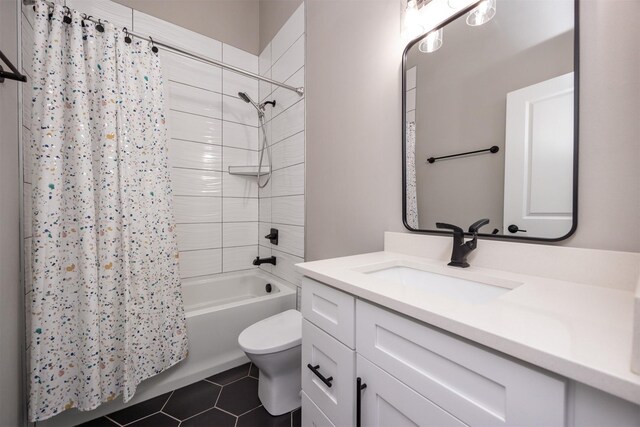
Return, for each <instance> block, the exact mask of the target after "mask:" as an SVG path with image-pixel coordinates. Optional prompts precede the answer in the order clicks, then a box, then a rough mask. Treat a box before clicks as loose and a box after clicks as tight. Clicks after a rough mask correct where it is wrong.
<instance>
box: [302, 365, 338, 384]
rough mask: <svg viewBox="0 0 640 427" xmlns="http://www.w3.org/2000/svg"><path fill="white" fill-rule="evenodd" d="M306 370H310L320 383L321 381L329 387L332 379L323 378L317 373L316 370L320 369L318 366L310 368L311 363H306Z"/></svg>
mask: <svg viewBox="0 0 640 427" xmlns="http://www.w3.org/2000/svg"><path fill="white" fill-rule="evenodd" d="M307 368H309V369H311V372H313V373H314V374H316V377H318V378H320V381H322V382H323V383H324V384H325V385H326V386H327V387H331V381H333V377H329V378H325V376H324V375H322V374H321V373H320V371H318V369H320V365H316V366H312V365H311V363H307Z"/></svg>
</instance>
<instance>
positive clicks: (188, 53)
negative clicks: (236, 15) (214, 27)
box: [22, 0, 304, 96]
mask: <svg viewBox="0 0 640 427" xmlns="http://www.w3.org/2000/svg"><path fill="white" fill-rule="evenodd" d="M22 3H23V4H24V5H25V6H31V5H34V4H35V3H36V1H35V0H22ZM45 3H46V4H47V5H49V6H50V7H53V6H54V3H52V2H50V1H45ZM86 20H88V21H91V22H95V23H96V24H97V23H100V22H102V21H100V20H98V19H95V18H93V17H90V16H89V17H87V18H86ZM103 22H108V21H103ZM127 34H129V35H130V36H132V37H136V38H139V39H142V40H146V41H148V42H149V43H151V44H152V45H155V46H160V47H163V48H165V49H168V50H169V51H171V52H174V53H177V54H179V55H182V56H187V57H191V58H194V59H196V60H198V61H200V62H204V63H207V64H211V65H215V66H217V67H220V68H223V69H225V70H229V71H233V72H234V73H238V74H241V75H243V76H246V77H250V78H253V79H256V80H261V81H263V82H267V83H271V84H272V85H275V86H279V87H281V88H283V89H288V90H290V91H293V92H296V93H297V94H298V95H300V96H302V95H304V88H303V87H294V86H290V85H288V84H285V83H280V82H278V81H275V80H272V79H270V78H267V77H263V76H261V75H259V74H256V73H252V72H250V71H245V70H243V69H241V68H238V67H234V66H233V65H228V64H224V63H222V62H220V61H216V60H215V59H211V58H207V57H206V56H203V55H200V54H197V53H195V52H191V51H189V50H187V49H182V48H179V47H177V46H173V45H171V44H168V43H164V42H161V41H158V40H156V39H152V38H151V37H145V36H143V35H140V34H136V33H135V32H133V31H129V30H127Z"/></svg>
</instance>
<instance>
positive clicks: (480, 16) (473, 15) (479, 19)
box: [467, 0, 497, 27]
mask: <svg viewBox="0 0 640 427" xmlns="http://www.w3.org/2000/svg"><path fill="white" fill-rule="evenodd" d="M496 3H497V0H484V1H483V2H482V3H480V4H479V5H478V7H476V8H475V9H473V10H472V11H471V12H469V15H467V25H470V26H472V27H477V26H479V25H483V24H486V23H487V22H489V21H491V19H493V17H494V16H496Z"/></svg>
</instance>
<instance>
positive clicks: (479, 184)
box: [407, 0, 574, 234]
mask: <svg viewBox="0 0 640 427" xmlns="http://www.w3.org/2000/svg"><path fill="white" fill-rule="evenodd" d="M562 4H563V5H564V6H565V8H566V9H568V11H569V12H568V13H567V12H565V13H563V14H562V16H564V17H565V18H566V20H565V22H564V25H563V23H562V22H560V23H556V27H560V28H554V26H552V25H549V26H548V32H545V31H541V30H540V28H541V27H542V28H545V26H544V25H543V24H544V23H545V21H547V20H548V17H549V16H553V14H554V13H555V14H557V12H558V11H557V6H558V0H555V2H554V3H548V2H542V3H540V2H539V1H538V0H535V3H534V2H522V1H520V2H515V3H507V4H503V5H502V6H501V7H500V11H499V13H498V14H497V15H496V17H495V18H494V19H493V20H492V21H491V22H489V23H488V24H486V25H483V26H481V27H470V26H468V25H467V23H466V20H465V18H464V17H462V18H460V19H458V20H456V21H455V22H453V23H451V24H450V25H447V27H446V28H445V30H444V37H443V40H444V44H443V46H442V48H440V49H439V50H438V51H436V52H434V53H431V54H424V53H421V52H419V51H418V46H417V45H415V46H414V48H412V49H411V51H410V53H409V56H408V65H407V67H408V68H410V67H412V66H414V65H417V97H416V98H417V99H416V103H417V105H418V107H417V109H416V177H417V179H416V181H417V186H416V187H417V199H418V213H419V219H420V221H419V223H420V228H422V229H431V230H433V229H435V228H436V227H435V223H436V222H450V223H452V224H459V225H469V224H471V223H473V222H475V221H477V220H478V219H480V218H489V219H490V220H491V223H490V224H489V226H487V227H485V228H484V229H483V231H484V232H485V233H490V232H491V230H492V229H494V228H498V229H499V230H500V234H503V233H504V234H508V233H505V231H504V230H503V224H502V223H503V221H502V217H503V204H504V203H503V200H504V153H505V150H504V148H505V128H506V122H505V117H506V95H507V93H509V92H511V91H514V90H517V89H521V88H523V87H526V86H529V85H532V84H535V83H539V82H542V81H545V80H548V79H551V78H553V77H557V76H560V75H562V74H566V73H569V72H571V71H573V51H574V49H573V36H574V34H573V31H565V30H566V29H567V28H570V27H573V13H572V10H573V3H572V2H571V1H568V2H567V1H565V2H564V3H562ZM545 6H550V7H549V8H548V9H550V10H546V8H545ZM535 12H537V15H536V13H535ZM544 12H547V15H545V13H544ZM558 31H564V32H563V33H561V34H558ZM523 35H524V36H523ZM480 82H481V83H480ZM492 145H497V146H498V147H500V151H499V152H498V153H496V154H493V155H488V154H483V155H478V156H473V157H463V158H457V159H454V160H447V161H440V162H437V163H434V164H427V163H426V161H425V159H427V158H428V157H431V156H442V155H447V154H453V153H460V152H465V151H471V150H477V149H481V148H486V147H491V146H492ZM571 166H572V164H571V162H569V163H568V164H567V168H568V170H571Z"/></svg>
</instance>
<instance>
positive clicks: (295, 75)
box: [22, 0, 305, 301]
mask: <svg viewBox="0 0 640 427" xmlns="http://www.w3.org/2000/svg"><path fill="white" fill-rule="evenodd" d="M58 2H59V3H61V4H62V3H64V1H60V0H59V1H58ZM66 5H67V6H69V7H71V8H74V9H77V10H79V11H80V12H84V13H87V14H88V15H92V16H94V17H100V18H101V19H104V20H107V21H109V22H111V23H112V24H114V25H115V26H116V27H120V28H122V27H127V28H129V29H130V30H132V31H135V32H136V33H139V34H148V35H150V36H152V37H155V38H157V39H158V40H163V41H168V42H170V43H171V44H174V45H176V46H179V47H183V48H185V49H187V50H190V51H192V52H195V53H198V54H201V55H203V56H206V57H210V58H213V59H216V60H220V61H222V62H224V63H227V64H230V65H233V66H236V67H239V68H242V69H245V70H247V71H251V72H254V73H261V74H262V75H266V76H270V77H272V78H274V79H276V80H278V81H285V82H286V83H288V84H290V85H293V86H303V85H304V47H305V39H304V5H302V6H300V8H299V9H298V10H297V11H296V12H295V13H294V14H293V15H292V16H291V18H290V19H289V20H288V22H287V23H286V24H285V25H284V26H283V27H282V29H281V30H280V32H279V33H278V34H277V35H276V36H275V37H274V39H273V40H272V41H271V43H270V44H269V45H268V47H267V48H266V49H265V50H264V52H263V53H262V54H261V55H260V57H258V56H256V55H253V54H250V53H248V52H245V51H242V50H240V49H237V48H235V47H233V46H230V45H228V44H225V43H221V42H219V41H217V40H214V39H211V38H208V37H205V36H203V35H200V34H197V33H194V32H192V31H189V30H187V29H184V28H182V27H179V26H176V25H174V24H171V23H168V22H166V21H162V20H159V19H157V18H154V17H152V16H149V15H146V14H144V13H140V12H138V11H136V10H132V9H130V8H128V7H125V6H122V5H120V4H117V3H114V2H112V1H109V0H66ZM32 14H33V11H32V8H31V7H30V6H28V7H27V6H25V7H23V17H22V46H23V49H22V51H23V68H24V72H25V73H26V74H27V75H29V76H30V74H31V72H30V62H31V57H32V54H33V53H32V45H33V27H32V22H33V20H32ZM160 55H161V57H162V63H163V69H164V72H165V76H166V80H165V89H166V93H167V108H168V109H169V111H168V116H169V121H168V125H169V135H170V141H169V161H170V166H171V176H172V184H173V193H174V206H175V214H176V220H177V223H178V227H177V233H178V247H179V250H180V275H181V277H182V278H183V279H185V280H188V279H190V278H196V277H202V276H208V275H216V274H220V273H226V272H232V271H239V270H247V269H252V268H256V267H254V266H253V265H252V261H253V259H254V258H255V257H256V256H258V254H260V256H270V255H271V253H273V255H275V256H276V257H277V265H276V266H275V267H274V268H271V265H266V266H264V265H263V267H262V268H264V269H265V270H267V271H269V272H271V273H272V274H274V275H276V276H278V277H279V278H281V279H283V280H285V281H287V282H289V283H290V284H294V285H297V286H299V284H300V283H299V282H300V279H299V277H298V276H297V275H296V274H295V273H294V269H293V264H295V263H297V262H301V261H303V259H304V145H305V134H304V121H305V120H304V119H305V116H304V98H303V97H300V96H299V95H297V94H296V93H294V92H291V91H288V90H284V89H280V88H277V87H271V85H270V84H263V83H260V84H259V83H258V81H257V80H255V79H251V78H248V77H244V76H241V75H239V74H236V73H233V72H231V71H227V70H222V69H220V68H218V67H215V66H212V65H208V64H205V63H203V62H199V61H197V60H194V59H190V58H187V57H185V56H181V55H178V54H175V53H171V52H169V51H168V50H166V49H162V48H160ZM240 91H242V92H247V93H248V94H249V95H250V96H251V97H252V98H253V99H256V100H257V99H260V100H265V99H267V98H268V99H275V100H276V107H275V108H271V107H270V106H267V113H266V114H267V115H266V119H267V121H268V123H267V134H268V139H269V144H270V148H271V150H272V157H273V168H274V172H273V177H272V179H271V182H270V183H269V185H268V186H267V188H265V189H263V190H260V191H258V187H257V185H256V183H255V179H254V178H250V177H242V176H235V175H230V174H229V173H228V167H229V166H230V165H257V163H258V156H259V149H260V147H261V144H262V139H261V138H262V135H261V132H260V130H259V122H258V116H257V113H256V111H255V109H254V108H253V107H252V106H251V105H250V104H247V103H245V102H243V101H242V100H241V99H240V98H239V97H238V92H240ZM23 98H24V115H23V141H25V142H27V141H29V139H30V138H31V134H30V131H29V126H30V115H31V113H30V106H31V99H30V96H29V94H28V91H27V90H25V91H24V96H23ZM24 147H25V149H27V148H28V143H27V144H24ZM25 154H27V153H25ZM25 158H28V155H25ZM24 176H25V183H24V194H25V198H24V200H25V206H24V207H25V218H26V219H27V221H25V234H24V236H25V248H26V249H25V255H26V257H25V260H26V261H25V264H26V266H27V268H28V265H29V262H30V261H29V259H30V256H29V252H30V250H29V248H30V244H31V238H30V233H31V225H30V221H29V218H30V209H31V208H30V201H31V185H30V183H29V177H30V172H29V169H28V164H27V163H25V175H24ZM272 226H273V227H276V228H278V229H279V230H280V242H279V243H280V244H279V245H278V246H274V245H271V244H270V243H269V241H268V240H266V239H265V238H264V236H265V235H266V234H269V228H271V227H272ZM25 276H26V277H27V278H28V277H29V276H30V275H29V274H26V275H25ZM30 291H31V287H30V283H27V284H26V289H25V292H27V293H28V292H30ZM26 300H27V301H29V300H30V298H29V297H27V298H26Z"/></svg>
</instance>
